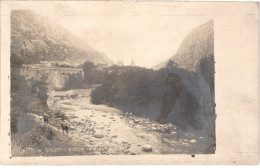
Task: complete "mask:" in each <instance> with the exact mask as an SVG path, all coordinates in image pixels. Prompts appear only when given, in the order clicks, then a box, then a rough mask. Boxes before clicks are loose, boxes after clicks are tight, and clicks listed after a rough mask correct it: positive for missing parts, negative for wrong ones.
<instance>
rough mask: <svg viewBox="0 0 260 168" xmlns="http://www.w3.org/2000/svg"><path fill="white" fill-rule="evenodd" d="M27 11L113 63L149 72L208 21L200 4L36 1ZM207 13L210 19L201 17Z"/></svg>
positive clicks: (206, 10) (206, 11)
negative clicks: (40, 15)
mask: <svg viewBox="0 0 260 168" xmlns="http://www.w3.org/2000/svg"><path fill="white" fill-rule="evenodd" d="M26 8H28V9H33V10H35V11H36V12H38V13H40V14H42V15H44V16H45V17H47V18H49V19H50V20H52V21H54V22H55V23H56V24H58V25H60V26H61V27H63V28H65V29H67V30H69V31H70V32H72V33H73V34H75V35H77V36H78V37H80V38H81V39H83V40H84V41H86V43H87V44H88V45H89V46H91V47H92V48H94V49H96V50H98V51H100V52H103V53H105V55H106V56H107V57H108V58H110V59H111V60H113V61H114V62H115V63H116V62H117V61H118V60H122V61H123V62H124V64H125V65H129V64H130V62H131V60H132V59H133V60H134V62H135V64H136V65H137V66H142V67H147V68H150V67H152V66H154V65H157V64H159V63H161V62H163V61H165V60H167V59H168V58H169V57H171V56H173V55H174V54H175V53H176V51H177V49H178V47H179V45H180V43H181V42H182V40H183V39H184V38H185V36H186V35H187V34H188V33H189V32H190V31H191V30H192V29H194V28H196V27H197V26H199V25H201V24H203V23H205V22H207V21H208V20H210V19H212V17H211V15H210V9H209V8H208V7H205V6H203V5H202V4H200V3H194V5H190V4H189V5H185V4H184V5H183V4H179V3H170V4H169V3H168V5H166V4H165V3H159V2H156V3H154V2H126V1H125V2H111V1H110V2H90V1H89V2H79V1H77V2H68V1H64V2H50V1H49V2H48V3H46V2H40V3H39V2H38V3H28V5H27V6H26ZM203 13H208V15H203Z"/></svg>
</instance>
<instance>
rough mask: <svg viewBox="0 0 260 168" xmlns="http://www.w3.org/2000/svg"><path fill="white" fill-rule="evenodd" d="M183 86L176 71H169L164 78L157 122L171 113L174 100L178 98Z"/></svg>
mask: <svg viewBox="0 0 260 168" xmlns="http://www.w3.org/2000/svg"><path fill="white" fill-rule="evenodd" d="M182 88H183V83H182V81H181V78H180V76H179V75H177V74H176V73H170V74H169V75H168V77H167V78H166V80H165V91H164V95H163V97H162V105H161V114H160V116H159V118H158V120H157V121H158V122H162V121H163V120H165V119H166V118H167V116H168V115H169V114H170V113H171V111H172V109H173V107H174V105H175V103H176V100H177V99H178V98H179V96H180V93H181V91H182Z"/></svg>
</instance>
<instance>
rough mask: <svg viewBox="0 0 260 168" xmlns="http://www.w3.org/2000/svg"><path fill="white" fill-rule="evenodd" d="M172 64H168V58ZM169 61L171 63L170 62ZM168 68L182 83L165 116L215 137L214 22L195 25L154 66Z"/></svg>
mask: <svg viewBox="0 0 260 168" xmlns="http://www.w3.org/2000/svg"><path fill="white" fill-rule="evenodd" d="M169 61H170V62H173V63H174V64H175V66H174V67H173V68H172V69H171V68H169V67H168V65H169V63H170V62H169ZM173 63H172V64H173ZM160 68H168V69H169V71H171V72H172V73H176V74H178V75H179V76H180V77H181V81H182V83H183V84H184V86H183V89H182V91H181V93H180V96H179V98H178V99H177V101H176V102H173V103H174V107H173V109H172V112H171V113H170V114H169V115H168V117H167V120H169V121H171V122H174V123H178V124H180V125H183V126H185V127H187V125H190V126H192V127H193V128H195V129H200V130H205V132H207V134H208V136H209V137H210V138H212V139H213V140H214V139H215V118H216V115H215V98H214V97H215V93H214V73H215V69H214V22H213V20H210V21H209V22H207V23H205V24H203V25H201V26H199V27H198V28H196V29H194V30H193V31H192V32H190V33H189V34H188V35H187V37H186V38H185V39H184V40H183V42H182V43H181V45H180V47H179V49H178V51H177V53H176V54H175V55H174V56H173V57H171V58H170V59H169V60H167V61H165V62H163V63H161V64H159V65H157V66H155V67H154V69H160Z"/></svg>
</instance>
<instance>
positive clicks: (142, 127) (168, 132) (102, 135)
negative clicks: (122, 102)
mask: <svg viewBox="0 0 260 168" xmlns="http://www.w3.org/2000/svg"><path fill="white" fill-rule="evenodd" d="M90 91H91V90H90V89H81V90H70V91H66V92H52V93H50V94H49V100H48V105H49V107H50V108H51V109H52V110H53V113H54V114H56V113H62V114H65V115H66V117H67V121H68V122H69V123H70V128H71V129H70V132H69V135H68V136H69V137H70V138H71V139H72V140H77V141H80V142H81V143H83V144H85V145H84V148H85V149H86V150H89V151H91V152H93V153H94V154H133V155H134V154H159V153H167V154H168V153H193V152H194V153H197V152H198V151H197V150H198V149H197V148H198V143H197V141H198V139H196V140H195V139H192V136H191V135H187V134H181V136H180V133H179V129H178V128H177V127H175V126H172V125H161V124H158V123H156V122H152V121H150V120H148V119H145V118H138V117H134V116H132V115H126V114H125V113H123V112H121V111H120V110H118V109H116V108H112V107H108V106H105V105H94V104H91V102H90ZM50 124H51V125H52V126H53V127H56V128H57V127H59V121H58V119H57V118H55V117H53V120H51V121H50ZM201 140H203V138H201Z"/></svg>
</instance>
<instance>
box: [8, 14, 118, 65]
mask: <svg viewBox="0 0 260 168" xmlns="http://www.w3.org/2000/svg"><path fill="white" fill-rule="evenodd" d="M11 53H12V54H15V55H17V56H19V57H20V58H21V59H22V60H23V61H24V63H28V64H30V63H39V62H40V61H46V60H47V61H67V62H71V63H72V64H76V65H77V64H82V62H84V61H92V62H96V63H105V64H109V65H111V64H113V62H112V61H111V60H109V59H108V58H106V57H105V55H104V54H103V53H100V52H98V51H96V50H94V49H93V48H91V47H90V46H88V45H86V43H85V42H84V41H83V40H81V39H80V38H78V37H77V36H75V35H73V34H72V33H70V32H69V31H67V30H65V29H63V28H61V27H60V26H58V25H56V24H55V23H52V22H51V21H49V20H48V19H47V18H45V17H43V16H41V15H39V14H38V13H36V12H34V11H31V10H13V11H12V12H11Z"/></svg>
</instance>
